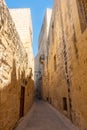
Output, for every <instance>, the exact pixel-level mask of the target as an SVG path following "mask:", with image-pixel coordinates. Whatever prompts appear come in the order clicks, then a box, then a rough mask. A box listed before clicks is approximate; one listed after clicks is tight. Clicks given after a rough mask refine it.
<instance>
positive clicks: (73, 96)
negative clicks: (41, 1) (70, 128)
mask: <svg viewBox="0 0 87 130" xmlns="http://www.w3.org/2000/svg"><path fill="white" fill-rule="evenodd" d="M84 3H85V4H84ZM82 4H83V5H82ZM86 4H87V2H86V1H83V2H82V3H81V0H65V1H63V0H55V2H54V7H53V13H52V19H51V25H50V31H49V38H48V40H49V42H48V45H49V46H48V49H49V51H48V64H47V71H48V72H47V73H48V83H47V84H48V85H47V87H46V89H47V90H48V94H46V95H45V97H46V98H47V100H49V103H51V104H52V105H53V106H54V107H55V108H56V109H58V110H59V111H60V112H61V113H63V114H65V115H66V116H67V117H68V118H70V119H71V120H72V122H73V123H74V124H75V125H77V126H78V127H79V129H81V130H86V129H87V123H86V122H87V96H86V94H87V87H86V86H87V85H86V84H87V44H86V43H87V11H86V10H87V9H86V7H85V6H84V5H86ZM81 6H83V7H84V9H83V10H81V9H82V7H81ZM84 11H85V12H84ZM44 92H45V90H44Z"/></svg>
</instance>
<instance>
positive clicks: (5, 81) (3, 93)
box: [0, 1, 33, 130]
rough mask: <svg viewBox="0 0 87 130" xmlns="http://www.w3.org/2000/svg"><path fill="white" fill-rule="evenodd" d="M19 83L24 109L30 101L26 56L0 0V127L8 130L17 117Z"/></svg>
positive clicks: (11, 21) (18, 110)
mask: <svg viewBox="0 0 87 130" xmlns="http://www.w3.org/2000/svg"><path fill="white" fill-rule="evenodd" d="M22 86H24V87H25V98H24V103H25V104H24V105H25V107H24V113H26V112H27V111H28V108H30V106H31V104H32V102H33V80H32V79H30V77H29V67H28V56H27V53H26V50H25V49H24V47H23V44H22V42H21V39H20V37H19V34H18V32H17V30H16V27H15V24H14V22H13V20H12V18H11V16H10V13H9V10H8V8H7V7H6V5H5V4H4V3H3V1H0V130H12V128H13V127H14V126H15V124H16V123H17V122H18V120H19V119H20V109H21V108H20V98H21V87H22Z"/></svg>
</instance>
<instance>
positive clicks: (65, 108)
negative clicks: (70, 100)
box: [63, 97, 67, 111]
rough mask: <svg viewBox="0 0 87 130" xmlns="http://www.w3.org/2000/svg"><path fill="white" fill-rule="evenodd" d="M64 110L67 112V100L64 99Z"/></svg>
mask: <svg viewBox="0 0 87 130" xmlns="http://www.w3.org/2000/svg"><path fill="white" fill-rule="evenodd" d="M63 110H65V111H67V98H66V97H63Z"/></svg>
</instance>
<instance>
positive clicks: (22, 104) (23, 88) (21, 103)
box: [19, 86, 25, 118]
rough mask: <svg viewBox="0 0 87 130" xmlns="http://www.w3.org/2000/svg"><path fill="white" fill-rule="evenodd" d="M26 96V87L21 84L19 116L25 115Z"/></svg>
mask: <svg viewBox="0 0 87 130" xmlns="http://www.w3.org/2000/svg"><path fill="white" fill-rule="evenodd" d="M24 97H25V87H23V86H21V97H20V115H19V118H21V117H23V116H24Z"/></svg>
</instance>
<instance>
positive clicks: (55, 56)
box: [54, 55, 56, 71]
mask: <svg viewBox="0 0 87 130" xmlns="http://www.w3.org/2000/svg"><path fill="white" fill-rule="evenodd" d="M54 70H55V71H56V55H55V56H54Z"/></svg>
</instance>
